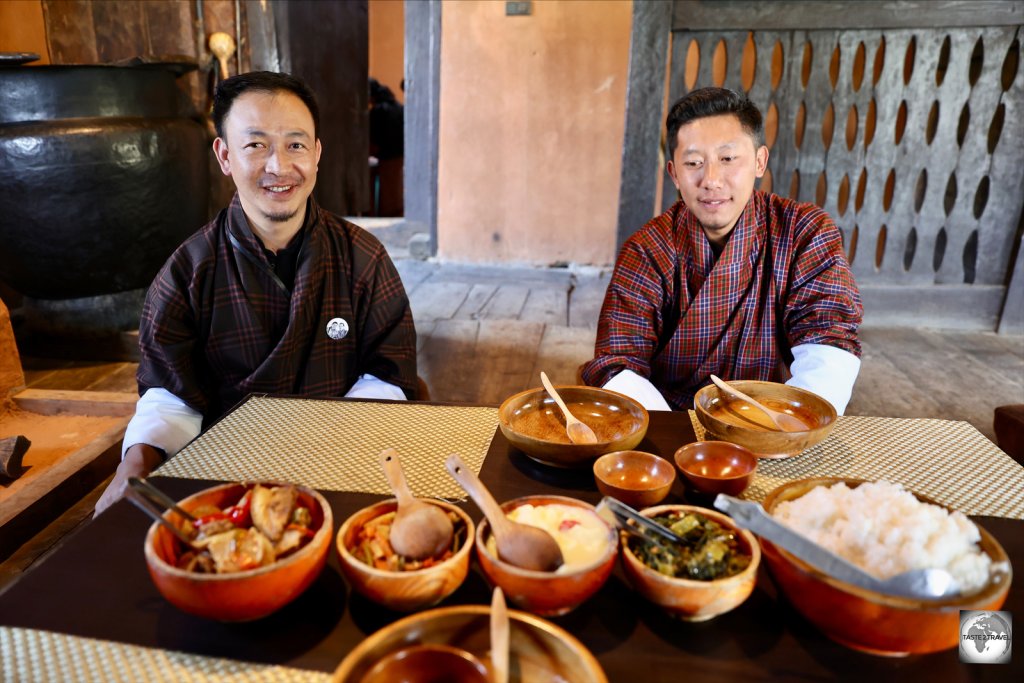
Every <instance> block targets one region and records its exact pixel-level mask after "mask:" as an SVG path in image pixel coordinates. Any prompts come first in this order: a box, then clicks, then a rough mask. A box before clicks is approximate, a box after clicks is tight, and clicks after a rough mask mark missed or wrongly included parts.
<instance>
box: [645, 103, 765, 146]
mask: <svg viewBox="0 0 1024 683" xmlns="http://www.w3.org/2000/svg"><path fill="white" fill-rule="evenodd" d="M722 114H734V115H735V116H736V118H738V119H739V120H740V125H741V126H743V130H744V131H746V133H747V134H748V135H749V136H750V137H752V138H753V139H754V149H758V148H759V147H761V145H763V144H764V122H763V120H762V119H761V111H760V110H759V109H758V108H757V105H756V104H754V103H753V102H751V101H750V99H749V98H747V97H746V96H744V95H740V94H739V93H738V92H736V91H734V90H729V89H728V88H699V89H698V90H694V91H692V92H690V93H687V94H686V95H683V96H682V97H680V98H679V99H678V100H676V102H675V104H673V105H672V108H671V109H669V110H668V118H667V119H666V120H665V127H666V128H667V129H668V130H667V131H666V133H667V135H668V158H669V159H672V158H673V155H674V154H675V153H676V145H677V144H678V143H679V129H680V128H682V127H683V126H685V125H686V124H688V123H690V122H691V121H695V120H697V119H703V118H707V117H709V116H720V115H722Z"/></svg>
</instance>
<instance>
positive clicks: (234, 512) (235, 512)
mask: <svg viewBox="0 0 1024 683" xmlns="http://www.w3.org/2000/svg"><path fill="white" fill-rule="evenodd" d="M226 512H227V515H228V519H229V520H230V521H231V523H232V524H234V525H235V526H237V527H239V528H245V527H248V526H249V525H250V524H252V514H251V509H250V496H249V492H248V491H246V492H245V495H244V496H242V499H241V500H240V501H238V503H237V504H236V505H235V506H234V507H230V508H228V509H227V510H226Z"/></svg>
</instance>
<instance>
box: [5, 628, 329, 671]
mask: <svg viewBox="0 0 1024 683" xmlns="http://www.w3.org/2000/svg"><path fill="white" fill-rule="evenodd" d="M0 680H3V681H10V682H11V683H15V682H18V683H22V682H24V683H37V682H40V681H75V682H76V683H91V682H92V681H97V682H102V683H108V682H113V683H120V682H121V681H123V682H124V683H137V682H138V681H153V682H156V683H159V682H162V681H167V682H168V683H181V682H182V681H193V682H195V683H200V682H203V683H215V682H216V683H242V682H243V681H245V682H246V683H249V682H251V681H255V682H259V683H329V681H330V680H331V675H330V674H327V673H323V672H319V671H308V670H306V669H293V668H289V667H284V666H272V665H269V664H253V663H250V662H240V661H237V660H233V659H220V658H215V657H202V656H200V655H192V654H187V653H184V652H173V651H170V650H158V649H154V648H150V647H141V646H139V645H126V644H124V643H116V642H112V641H109V640H97V639H94V638H82V637H80V636H71V635H66V634H64V633H54V632H52V631H39V630H36V629H27V628H14V627H11V626H0Z"/></svg>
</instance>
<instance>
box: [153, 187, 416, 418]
mask: <svg viewBox="0 0 1024 683" xmlns="http://www.w3.org/2000/svg"><path fill="white" fill-rule="evenodd" d="M302 231H303V237H302V240H303V242H302V247H301V249H300V251H299V255H298V261H297V264H296V272H295V280H294V284H293V287H292V289H291V291H288V288H287V285H285V284H283V283H282V282H281V281H280V279H279V278H277V277H276V276H275V274H274V272H273V269H272V268H271V266H270V262H269V259H268V258H267V255H266V253H265V252H264V250H263V248H262V244H261V243H260V241H259V240H258V239H257V237H256V236H255V235H254V234H253V232H252V230H251V229H250V228H249V224H248V221H247V220H246V217H245V214H244V212H243V211H242V206H241V203H240V202H239V199H238V196H237V195H235V198H234V199H233V200H232V202H231V205H230V206H229V207H228V208H227V209H224V210H223V211H221V212H220V214H219V215H218V216H217V218H216V219H215V220H214V221H213V222H211V223H210V224H208V225H207V226H205V227H204V228H202V229H201V230H200V231H199V232H197V233H196V234H194V235H192V236H191V237H190V238H189V239H188V240H187V241H186V242H185V243H184V244H182V245H181V246H180V247H179V248H178V249H177V251H175V252H174V254H173V255H172V256H171V258H170V259H169V260H168V261H167V263H166V264H165V265H164V267H163V269H162V270H161V271H160V273H159V274H158V275H157V277H156V279H155V280H154V281H153V284H152V286H151V287H150V289H149V292H148V294H147V297H146V303H145V306H144V307H143V310H142V320H141V324H140V327H139V348H140V351H141V359H140V363H139V370H138V382H139V393H140V394H143V393H145V391H146V390H147V389H149V388H152V387H162V388H164V389H166V390H167V391H169V392H171V393H172V394H174V395H175V396H177V397H178V398H180V399H182V400H183V401H184V402H185V403H187V404H188V405H189V406H190V407H192V408H193V409H195V410H197V411H199V412H200V413H202V414H203V417H204V424H206V425H208V424H209V423H210V422H212V421H213V420H216V419H217V418H218V417H219V416H220V415H222V414H223V413H224V412H226V411H227V410H228V409H230V408H231V407H232V406H234V405H235V404H236V403H238V401H240V400H241V399H242V398H244V397H245V396H246V395H248V394H249V393H271V394H297V395H304V396H321V397H330V396H343V395H344V394H345V392H346V391H348V389H349V388H350V387H351V386H352V385H353V384H354V383H355V382H356V380H357V379H358V378H359V376H360V375H362V374H367V373H368V374H372V375H374V376H375V377H377V378H378V379H381V380H383V381H385V382H389V383H391V384H394V385H396V386H398V387H400V388H401V389H402V390H403V391H404V392H405V393H406V395H407V396H410V397H414V396H415V391H416V331H415V329H414V327H413V320H412V312H411V311H410V309H409V300H408V298H407V297H406V294H405V289H404V288H403V286H402V281H401V279H400V278H399V276H398V273H397V271H396V270H395V267H394V264H393V263H392V262H391V259H390V258H389V257H388V255H387V252H386V251H385V249H384V247H383V246H382V245H381V243H380V242H379V241H378V240H377V238H375V237H373V236H372V235H370V234H369V233H368V232H366V231H365V230H363V229H361V228H359V227H358V226H355V225H352V224H351V223H348V222H346V221H344V220H341V219H340V218H338V217H336V216H334V215H333V214H331V213H329V212H327V211H324V210H322V209H320V208H319V207H318V206H317V205H316V203H315V202H314V201H313V200H312V199H310V200H309V202H308V203H307V206H306V221H305V223H304V225H303V228H302ZM336 318H341V319H342V320H344V321H345V323H346V325H347V328H348V332H347V334H345V335H344V336H343V337H341V338H340V339H338V338H332V336H330V335H329V334H328V324H329V323H330V321H332V320H334V319H336ZM339 327H342V328H343V327H344V326H339V324H338V323H335V325H334V326H333V328H332V334H333V335H334V337H338V336H340V334H339V331H338V329H339Z"/></svg>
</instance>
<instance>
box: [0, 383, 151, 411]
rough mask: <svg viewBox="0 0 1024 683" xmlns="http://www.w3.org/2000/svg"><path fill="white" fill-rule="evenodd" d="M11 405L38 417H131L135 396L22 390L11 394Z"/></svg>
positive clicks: (107, 392) (106, 392)
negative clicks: (61, 415) (63, 414)
mask: <svg viewBox="0 0 1024 683" xmlns="http://www.w3.org/2000/svg"><path fill="white" fill-rule="evenodd" d="M12 398H14V402H15V403H17V404H18V407H19V408H21V409H22V410H27V411H29V412H32V413H38V414H40V415H60V414H62V413H66V414H71V415H89V416H104V415H134V414H135V404H136V402H137V401H138V400H139V397H138V396H137V395H136V394H130V393H126V392H119V391H62V390H56V389H25V390H24V391H20V392H18V393H17V394H15V395H14V396H13V397H12Z"/></svg>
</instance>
